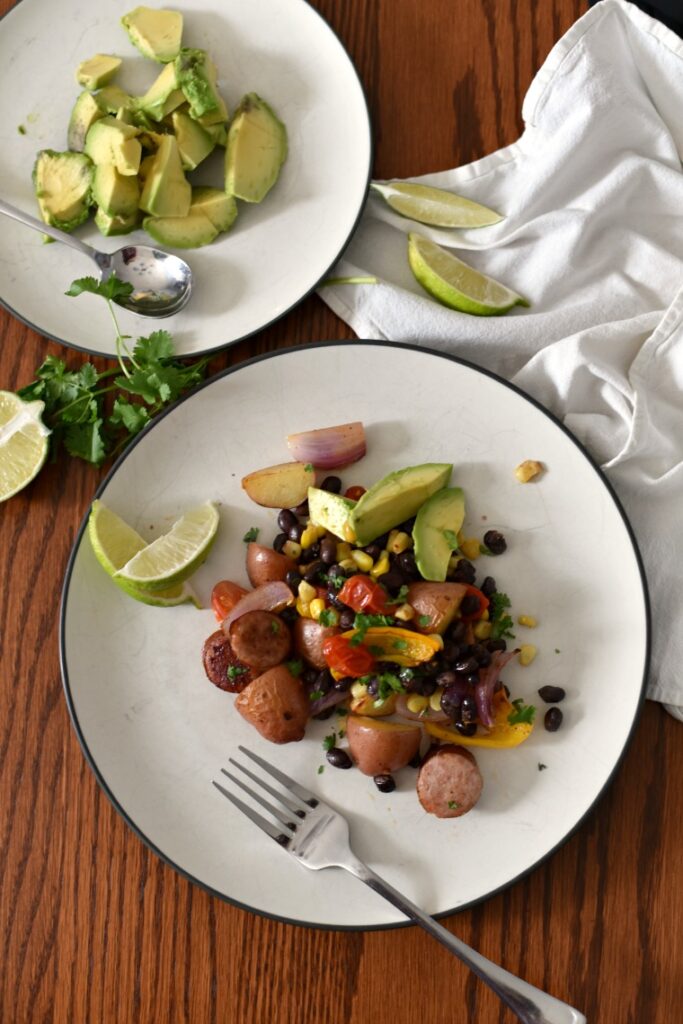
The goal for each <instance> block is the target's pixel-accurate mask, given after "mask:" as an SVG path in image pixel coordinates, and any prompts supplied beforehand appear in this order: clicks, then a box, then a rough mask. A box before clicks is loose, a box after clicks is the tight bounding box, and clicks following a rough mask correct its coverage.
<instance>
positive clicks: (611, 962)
mask: <svg viewBox="0 0 683 1024" xmlns="http://www.w3.org/2000/svg"><path fill="white" fill-rule="evenodd" d="M9 6H11V4H10V3H9V2H8V0H3V2H1V3H0V10H5V9H7V8H8V7H9ZM314 6H315V7H316V8H318V9H319V10H320V12H321V13H322V14H323V15H324V16H325V17H326V18H328V19H329V21H330V22H331V24H332V25H333V26H334V28H335V29H336V30H337V32H338V33H339V35H340V36H341V38H342V40H343V41H344V43H345V44H346V46H347V47H348V49H349V51H350V53H351V56H352V58H353V59H354V61H355V63H356V66H357V67H358V69H359V72H360V75H361V77H362V79H363V82H364V83H365V86H366V89H367V94H368V99H369V105H370V110H371V113H372V118H373V123H374V134H375V141H376V157H375V166H374V175H375V176H376V177H391V176H398V177H405V176H409V175H415V174H421V173H423V172H426V171H429V170H435V169H440V168H446V167H452V166H454V165H456V164H460V163H464V162H466V161H470V160H473V159H476V158H478V157H480V156H483V155H484V154H486V153H488V152H490V151H491V150H493V149H496V148H498V147H500V146H503V145H506V144H508V143H510V142H512V141H513V140H514V139H515V138H516V137H517V136H518V134H519V132H520V130H521V121H520V115H519V111H520V109H521V103H522V98H523V96H524V93H525V90H526V88H527V86H528V84H529V82H530V81H531V78H532V76H533V74H534V73H535V71H536V70H537V68H538V67H539V66H540V64H541V62H542V61H543V59H544V57H545V55H546V54H547V52H548V50H549V49H550V47H551V46H552V44H553V42H554V41H555V40H556V39H558V38H559V37H560V36H561V35H562V33H563V32H564V31H565V30H566V29H567V28H568V27H569V26H570V24H571V23H572V22H573V21H574V20H575V18H577V17H578V16H579V15H580V14H582V13H583V10H584V3H583V2H582V0H346V2H344V3H341V2H339V0H314ZM0 324H1V332H2V333H1V337H2V345H1V347H0V360H1V374H0V387H2V388H16V387H19V386H21V385H22V384H24V383H27V382H28V381H29V380H30V379H32V376H33V371H34V369H35V368H36V367H37V366H38V365H39V363H40V362H41V361H42V360H43V359H44V357H45V356H46V354H47V353H48V352H54V353H56V354H58V355H59V356H61V357H63V358H66V359H67V360H69V361H70V362H72V363H77V362H78V361H79V356H78V355H76V354H73V353H70V352H69V351H68V350H66V349H62V348H61V347H60V346H58V345H55V344H51V343H48V342H46V341H45V340H44V339H43V338H41V337H39V336H38V335H36V334H34V333H33V332H31V331H30V330H28V329H27V328H26V327H24V326H23V325H22V324H20V323H18V322H17V321H15V320H14V319H13V318H12V317H11V316H9V315H7V314H5V313H2V314H1V316H0ZM349 336H350V334H349V331H348V328H346V326H345V325H344V324H343V323H341V322H340V321H339V320H337V319H336V318H335V317H334V316H333V315H332V314H331V313H330V312H329V311H328V310H327V309H326V307H324V306H323V304H322V302H321V301H320V300H319V299H318V298H317V297H310V298H308V299H307V300H306V301H305V302H303V303H302V304H301V306H300V307H299V308H298V309H296V310H295V311H294V312H292V313H291V314H289V315H288V316H287V317H286V318H285V319H283V320H282V321H281V322H280V323H279V324H276V325H275V326H274V327H272V328H270V329H268V330H267V331H264V332H263V333H262V334H260V335H258V336H257V337H255V338H253V339H251V340H250V341H248V342H245V343H244V344H240V345H237V346H235V347H234V348H233V349H232V350H231V351H230V352H228V353H226V354H225V355H223V356H220V357H219V358H217V359H216V360H215V362H214V363H213V364H212V369H220V368H222V367H223V366H225V365H227V364H234V363H237V362H239V361H240V360H243V359H245V358H247V357H248V356H250V355H252V354H253V353H254V352H262V351H265V350H270V349H275V348H279V347H285V346H288V345H293V344H298V343H301V342H306V341H310V340H315V339H319V338H326V337H329V338H339V337H349ZM104 472H105V470H102V471H97V470H95V469H93V468H91V467H89V466H86V465H85V464H83V463H80V462H77V461H76V460H69V461H67V460H62V462H61V463H60V464H59V465H50V466H48V467H47V468H46V469H45V470H44V471H43V472H42V473H41V475H40V476H39V478H38V479H37V480H36V481H35V483H34V484H33V485H32V486H30V487H29V488H28V489H27V490H26V491H24V492H23V493H22V494H20V495H19V496H17V497H15V498H13V499H12V500H11V501H9V502H8V503H7V504H6V505H3V506H2V507H0V552H2V555H1V558H2V562H1V565H2V573H1V577H0V586H1V603H0V636H1V638H2V640H1V642H2V657H1V662H0V664H1V666H2V673H1V676H2V700H1V707H2V713H1V714H0V723H1V724H0V760H1V764H2V776H1V789H0V807H2V819H1V836H2V838H1V846H0V865H1V874H0V887H1V888H0V942H1V943H2V951H1V953H0V1020H1V1021H3V1022H6V1024H21V1022H30V1024H36V1022H38V1021H41V1022H43V1021H45V1022H47V1021H53V1022H57V1024H96V1022H112V1024H129V1022H130V1024H142V1022H150V1021H159V1022H192V1024H200V1022H201V1024H205V1022H206V1024H209V1022H230V1024H270V1022H275V1024H295V1022H306V1024H369V1022H371V1024H401V1022H404V1021H405V1022H408V1021H410V1022H412V1021H425V1022H427V1024H440V1022H442V1021H443V1022H446V1021H448V1022H456V1021H457V1022H459V1024H460V1022H466V1021H467V1022H475V1021H476V1022H477V1024H488V1022H496V1024H502V1022H506V1024H508V1022H511V1021H512V1020H513V1017H512V1015H511V1014H509V1013H508V1012H507V1011H503V1010H502V1009H501V1007H500V1006H499V1004H498V1003H497V1001H496V999H495V998H494V997H493V996H492V995H490V994H489V992H488V990H486V989H485V988H484V987H483V986H482V985H480V984H479V983H478V982H476V981H475V979H474V978H473V977H471V976H470V975H468V973H467V972H466V971H465V970H464V969H463V968H461V966H460V965H459V963H458V962H457V961H455V960H454V959H452V958H451V957H449V955H448V954H447V953H446V952H445V951H444V950H443V949H441V947H439V946H437V945H436V944H435V943H434V942H433V941H431V940H430V939H429V938H428V937H427V936H426V935H425V934H423V933H422V932H421V931H419V930H418V929H416V928H408V929H402V930H392V931H385V932H374V933H370V934H367V935H364V934H362V933H341V932H329V931H317V930H312V929H307V928H301V927H293V926H288V925H285V924H279V923H276V922H273V921H269V920H265V919H262V918H259V917H255V916H253V915H252V914H249V913H246V912H245V911H243V910H238V909H235V908H234V907H232V906H228V905H227V904H224V903H222V902H220V901H219V900H218V899H215V898H212V897H211V896H208V895H207V894H206V893H204V892H203V891H201V890H200V889H198V888H196V887H194V886H192V885H190V884H189V883H188V882H186V881H185V880H184V879H183V878H181V877H180V876H179V875H177V874H176V873H175V872H174V871H173V870H171V869H170V868H169V867H166V866H165V865H164V864H163V863H162V862H161V861H160V860H158V859H157V857H155V856H153V855H152V854H151V853H150V852H149V851H148V850H147V849H146V847H145V846H143V845H142V843H141V842H140V841H139V840H138V839H137V838H136V837H135V835H134V834H133V833H132V831H131V830H130V829H129V828H128V827H127V826H126V825H125V824H124V822H123V820H122V819H121V818H120V817H119V816H118V815H117V814H116V813H115V812H114V810H113V809H112V807H111V806H110V804H109V802H108V801H107V799H106V798H105V797H104V796H103V795H102V793H101V792H100V791H99V789H98V787H97V785H96V784H95V780H94V778H93V776H92V774H91V772H90V770H89V768H88V767H87V765H86V763H85V760H84V758H83V755H82V753H81V750H80V747H79V745H78V742H77V740H76V737H75V736H74V733H73V731H72V729H71V726H70V724H69V719H68V715H67V710H66V704H65V701H64V698H63V694H62V684H61V680H60V674H59V664H58V656H57V628H58V615H59V594H60V586H61V582H62V578H63V575H64V569H65V566H66V562H67V558H68V554H69V550H70V547H71V544H72V541H73V539H74V536H75V534H76V530H77V528H78V524H79V522H80V520H81V517H82V516H83V513H84V512H85V510H86V509H87V507H88V503H89V501H90V498H91V496H92V494H93V491H94V490H95V487H96V486H97V484H98V483H99V481H100V480H101V478H102V476H103V474H104ZM612 683H613V685H614V693H615V698H614V699H615V701H617V700H618V699H619V680H618V679H617V680H613V681H612ZM682 851H683V726H682V725H681V724H680V723H678V722H675V721H674V720H673V719H671V718H670V717H668V716H667V715H666V714H665V712H664V711H663V710H662V709H661V708H660V707H658V706H656V705H653V704H648V705H647V706H646V707H645V709H644V712H643V714H642V718H641V720H640V723H639V725H638V727H637V730H636V733H635V736H634V739H633V742H632V744H631V746H630V748H629V750H628V753H627V754H626V757H625V758H624V761H623V764H622V766H621V768H620V770H619V772H618V775H617V778H616V780H615V782H614V784H613V785H612V787H611V789H610V790H609V792H608V793H607V794H606V795H605V797H604V798H603V799H602V800H601V802H600V804H599V806H598V807H597V809H596V810H595V811H594V812H593V813H592V814H591V815H590V816H589V818H588V820H587V821H585V822H584V823H583V825H582V826H581V828H580V829H579V830H578V831H577V833H576V834H575V835H574V836H573V837H572V838H571V839H570V840H569V841H568V842H567V843H566V844H565V846H563V848H562V849H561V850H559V851H558V852H557V853H555V855H554V856H553V857H551V859H550V860H549V861H548V862H547V863H545V864H544V865H543V866H542V867H540V868H539V869H538V870H536V871H535V872H534V873H533V874H532V875H531V876H530V877H528V878H526V879H525V880H523V881H521V882H519V883H518V884H516V885H515V886H513V887H512V888H511V889H509V890H508V891H507V892H504V893H502V894H499V895H498V896H496V897H495V898H493V899H491V900H490V901H489V902H487V903H485V904H484V905H483V906H479V907H477V908H475V909H474V910H471V911H467V912H463V913H460V914H458V915H457V916H454V917H452V918H450V919H449V920H448V921H447V925H448V927H449V928H451V929H452V930H453V931H455V932H457V933H458V934H459V935H460V936H461V937H462V938H464V939H465V941H467V942H469V943H471V944H472V945H473V946H475V947H477V948H478V949H480V950H481V951H482V952H483V953H484V954H485V955H486V956H488V957H491V958H492V959H494V960H497V961H500V962H501V963H502V964H503V965H504V966H505V967H507V968H508V969H510V970H511V971H514V972H516V973H519V974H521V975H523V976H524V977H526V978H527V979H528V980H529V981H531V982H533V983H534V984H536V985H539V986H541V987H543V988H546V989H548V990H549V991H551V992H553V993H554V994H556V995H557V996H560V997H562V998H565V999H567V1000H569V1001H571V1002H573V1003H574V1004H575V1005H577V1006H578V1007H580V1008H582V1009H583V1010H584V1012H586V1014H587V1015H588V1019H589V1021H590V1022H591V1024H627V1022H628V1024H659V1022H662V1024H664V1022H666V1024H674V1022H675V1021H678V1020H681V1013H682V1011H681V1006H682V1005H683V982H682V967H683V964H682V958H683V886H682V885H681V868H682V867H683V853H682Z"/></svg>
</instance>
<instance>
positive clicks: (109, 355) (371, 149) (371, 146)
mask: <svg viewBox="0 0 683 1024" xmlns="http://www.w3.org/2000/svg"><path fill="white" fill-rule="evenodd" d="M27 2H29V3H30V0H27ZM21 3H22V0H17V2H16V3H15V5H14V7H10V9H9V10H8V11H5V13H4V14H3V15H2V16H1V17H0V23H1V22H2V21H4V20H5V18H8V17H9V16H10V15H11V14H12V12H13V11H16V10H17V8H18V7H19V5H20V4H21ZM303 3H305V4H306V6H307V7H309V8H310V9H311V11H312V12H313V13H314V14H316V15H317V16H318V18H320V20H321V21H322V22H323V24H324V25H325V26H326V27H327V28H328V29H329V31H330V32H331V33H332V35H333V36H334V37H335V39H336V40H337V42H338V44H339V46H340V48H341V50H342V52H343V54H344V55H345V56H346V59H347V60H348V62H349V64H350V66H351V68H352V70H353V73H354V75H355V76H356V79H357V81H358V87H359V89H360V93H361V96H362V98H363V103H364V104H365V113H366V126H367V131H368V170H367V176H366V179H365V187H364V189H363V197H362V199H361V202H360V205H359V208H358V213H357V214H356V216H355V218H354V221H353V224H352V225H351V228H350V230H349V233H348V235H347V236H346V238H345V240H344V242H343V244H342V246H341V248H340V250H339V252H338V253H337V255H336V256H335V257H334V259H333V260H332V261H331V262H330V264H329V266H327V267H325V269H324V270H323V271H322V273H321V274H320V276H319V277H318V278H317V280H316V281H315V282H314V283H313V284H312V285H311V286H310V287H309V288H307V289H306V291H305V292H302V293H301V295H300V296H299V297H298V299H296V301H294V302H292V303H291V304H290V305H289V306H287V308H286V309H283V310H282V312H280V313H278V314H277V316H274V317H273V318H272V320H268V321H267V322H266V323H263V324H259V325H258V327H254V329H253V330H252V331H247V333H246V334H242V335H240V337H239V338H233V339H232V341H228V342H225V343H224V344H223V345H214V347H213V348H204V349H201V350H199V349H198V350H197V351H195V352H182V353H178V358H179V359H190V358H193V357H197V358H198V357H200V356H208V355H212V354H214V353H216V352H222V351H223V350H224V349H226V348H231V347H232V346H233V345H239V344H240V342H243V341H246V340H247V339H248V338H252V337H253V336H254V335H255V334H258V333H260V331H266V330H268V328H269V327H272V326H273V324H276V323H277V322H278V320H281V319H282V318H283V317H284V316H286V315H287V313H291V311H292V310H293V309H295V308H296V307H297V306H298V305H299V303H301V302H303V301H304V299H307V298H308V296H309V295H312V294H313V292H314V291H315V290H316V289H317V288H319V287H320V285H321V284H322V282H323V281H324V280H325V278H326V277H327V275H328V274H329V272H330V270H331V269H332V268H333V267H334V266H335V264H336V263H338V262H339V260H340V259H341V257H342V256H343V254H344V252H345V250H346V247H347V246H348V244H349V242H350V241H351V239H352V238H353V235H354V233H355V231H356V228H357V227H358V224H359V222H360V219H361V217H362V215H363V210H364V209H365V204H366V202H367V197H368V189H369V185H370V181H371V178H372V165H373V161H374V156H375V143H374V135H373V131H372V121H371V118H370V105H369V103H368V97H367V94H366V92H365V87H364V85H363V82H362V81H361V78H360V75H359V74H358V70H357V68H356V65H355V64H354V63H353V61H352V60H351V57H350V55H349V52H348V50H347V49H346V47H345V46H344V44H343V42H342V41H341V39H340V38H339V34H338V33H337V32H336V31H335V29H334V28H333V27H332V26H331V25H330V23H329V21H328V20H327V19H326V18H325V17H324V16H323V15H322V14H321V13H320V11H318V10H316V9H315V7H313V6H312V4H311V0H303ZM173 251H175V250H173ZM190 259H191V256H190ZM0 306H2V308H3V309H6V310H7V312H8V313H11V315H12V316H13V317H14V318H15V319H16V320H19V321H20V323H22V324H24V325H25V326H26V327H29V328H30V329H31V330H32V331H35V332H36V334H39V335H40V336H41V337H42V338H48V339H49V340H50V341H56V342H57V344H59V345H65V346H66V347H67V348H70V349H73V351H74V352H85V353H86V354H87V355H91V356H101V357H102V358H104V359H115V358H116V354H115V353H114V352H102V350H101V349H94V348H87V347H86V346H84V345H76V344H75V342H73V341H68V340H67V339H66V338H59V337H58V336H57V335H56V334H51V333H50V331H46V330H44V328H42V327H38V326H37V325H36V324H34V323H33V322H32V321H31V320H29V319H27V317H25V316H22V315H21V313H17V311H16V310H15V309H13V308H12V307H11V306H10V305H9V303H7V302H5V300H4V299H3V298H2V296H0ZM172 320H173V318H172V317H169V318H168V321H166V320H164V323H167V322H168V323H171V322H172ZM149 322H150V323H158V322H159V321H155V320H151V321H149Z"/></svg>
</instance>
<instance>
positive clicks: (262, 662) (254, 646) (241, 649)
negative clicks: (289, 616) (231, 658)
mask: <svg viewBox="0 0 683 1024" xmlns="http://www.w3.org/2000/svg"><path fill="white" fill-rule="evenodd" d="M230 643H231V644H232V649H233V651H234V652H235V654H236V655H237V657H238V658H239V659H240V661H243V662H244V663H245V665H248V666H249V668H252V669H253V670H254V674H256V675H258V673H259V672H265V670H266V669H267V668H272V667H273V666H274V665H279V664H280V662H281V661H284V660H285V658H286V657H287V655H288V654H289V650H290V647H291V643H292V639H291V636H290V633H289V629H288V628H287V626H286V625H285V623H284V622H283V621H282V619H281V618H280V617H279V616H277V615H274V614H273V613H272V612H264V611H252V612H245V613H244V615H240V617H239V619H235V621H234V622H233V623H232V625H231V626H230Z"/></svg>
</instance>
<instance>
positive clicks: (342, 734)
mask: <svg viewBox="0 0 683 1024" xmlns="http://www.w3.org/2000/svg"><path fill="white" fill-rule="evenodd" d="M345 736H346V729H340V730H339V739H340V740H343V739H344V737H345Z"/></svg>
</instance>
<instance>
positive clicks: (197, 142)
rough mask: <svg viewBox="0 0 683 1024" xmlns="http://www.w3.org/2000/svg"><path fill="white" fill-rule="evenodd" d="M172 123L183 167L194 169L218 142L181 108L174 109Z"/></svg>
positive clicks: (189, 169)
mask: <svg viewBox="0 0 683 1024" xmlns="http://www.w3.org/2000/svg"><path fill="white" fill-rule="evenodd" d="M171 123H172V125H173V131H174V133H175V137H176V141H177V143H178V151H179V153H180V159H181V161H182V164H183V167H184V168H185V169H186V170H188V171H193V170H194V169H195V167H198V166H199V164H200V163H201V162H202V160H206V158H207V156H208V155H209V153H211V152H212V151H213V149H214V147H215V145H216V143H215V142H214V141H213V139H212V138H211V136H210V135H209V133H208V132H207V131H205V130H204V128H202V126H201V125H200V124H198V123H197V122H196V121H195V120H193V119H192V118H191V117H190V115H189V114H185V113H183V111H181V110H174V111H173V113H172V114H171Z"/></svg>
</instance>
